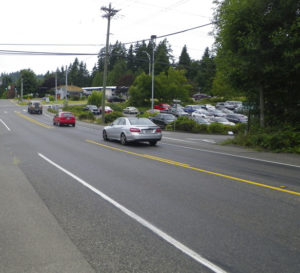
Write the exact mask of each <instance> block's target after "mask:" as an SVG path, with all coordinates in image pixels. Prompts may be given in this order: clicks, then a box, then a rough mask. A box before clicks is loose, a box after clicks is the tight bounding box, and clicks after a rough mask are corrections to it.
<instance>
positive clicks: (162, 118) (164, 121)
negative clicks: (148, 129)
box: [150, 113, 177, 128]
mask: <svg viewBox="0 0 300 273" xmlns="http://www.w3.org/2000/svg"><path fill="white" fill-rule="evenodd" d="M150 119H151V120H152V121H153V122H154V123H155V124H157V125H158V126H159V127H160V128H165V127H166V126H167V125H168V124H169V123H171V122H172V121H175V120H176V119H177V118H176V117H175V116H174V115H172V114H165V113H160V114H157V115H156V116H154V117H150Z"/></svg>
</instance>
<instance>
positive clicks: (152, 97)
mask: <svg viewBox="0 0 300 273" xmlns="http://www.w3.org/2000/svg"><path fill="white" fill-rule="evenodd" d="M155 39H156V35H151V42H152V92H151V109H152V111H153V104H154V47H155Z"/></svg>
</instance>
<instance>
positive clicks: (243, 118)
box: [226, 114, 248, 123]
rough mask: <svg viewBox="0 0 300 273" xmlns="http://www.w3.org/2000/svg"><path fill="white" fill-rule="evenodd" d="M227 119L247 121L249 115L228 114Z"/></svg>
mask: <svg viewBox="0 0 300 273" xmlns="http://www.w3.org/2000/svg"><path fill="white" fill-rule="evenodd" d="M226 119H228V120H229V121H231V122H234V123H247V122H248V117H247V116H245V115H241V114H229V115H226Z"/></svg>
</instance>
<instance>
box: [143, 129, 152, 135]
mask: <svg viewBox="0 0 300 273" xmlns="http://www.w3.org/2000/svg"><path fill="white" fill-rule="evenodd" d="M142 132H143V133H144V134H152V133H153V129H144V130H142Z"/></svg>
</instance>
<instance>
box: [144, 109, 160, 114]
mask: <svg viewBox="0 0 300 273" xmlns="http://www.w3.org/2000/svg"><path fill="white" fill-rule="evenodd" d="M146 113H150V114H157V113H160V111H159V110H158V109H149V110H147V111H146Z"/></svg>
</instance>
